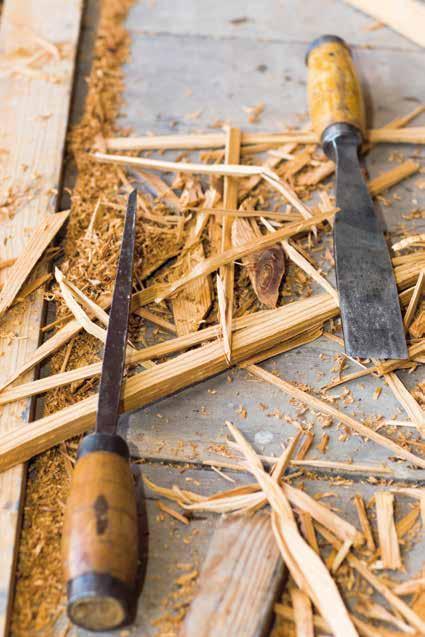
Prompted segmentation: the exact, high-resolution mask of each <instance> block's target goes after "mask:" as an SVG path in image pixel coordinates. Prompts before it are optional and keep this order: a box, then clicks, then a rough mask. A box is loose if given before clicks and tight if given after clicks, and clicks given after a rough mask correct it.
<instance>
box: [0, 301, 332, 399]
mask: <svg viewBox="0 0 425 637" xmlns="http://www.w3.org/2000/svg"><path fill="white" fill-rule="evenodd" d="M321 300H322V301H323V298H322V299H320V298H319V299H317V300H315V301H314V302H311V306H309V307H311V309H310V310H309V311H310V312H311V311H312V312H314V311H317V310H318V309H319V303H320V301H321ZM295 307H297V308H299V312H298V311H295V312H294V311H293V310H294V307H293V304H290V305H289V306H285V308H278V309H277V310H266V311H265V312H255V313H254V314H247V315H245V316H243V317H240V318H236V319H235V320H234V322H233V327H234V329H235V330H237V329H242V328H244V327H249V326H254V325H257V327H258V329H259V330H260V329H262V326H263V324H264V323H268V322H269V321H270V320H274V316H275V314H274V313H278V314H279V315H281V314H282V315H283V313H285V314H287V319H289V320H290V319H291V316H292V315H294V316H296V315H297V314H299V316H300V318H301V317H302V316H303V314H304V310H303V309H302V308H303V307H305V305H303V304H301V305H299V306H295ZM327 309H328V308H327ZM276 316H277V314H276ZM314 316H317V321H320V319H321V314H314ZM301 320H302V319H301ZM317 321H316V323H317ZM73 326H74V322H72V327H73ZM78 326H79V324H78ZM313 327H314V329H315V330H316V329H317V325H314V326H313ZM300 330H301V332H300V335H298V334H295V335H294V336H291V337H290V338H291V339H293V341H294V342H293V346H294V347H297V346H298V345H299V344H300V341H299V339H300V338H301V339H304V333H305V332H304V330H302V327H300ZM306 331H307V332H308V330H306ZM77 332H78V330H77ZM220 333H221V332H220V326H219V325H213V326H211V327H208V328H204V329H203V330H199V331H198V332H194V333H192V334H187V335H185V336H180V337H177V338H174V339H170V340H168V341H165V342H163V343H157V344H155V345H151V346H150V347H146V348H144V349H140V350H137V351H135V352H133V353H132V354H131V356H130V357H127V363H128V364H135V363H139V362H142V361H144V360H149V359H152V358H153V359H155V358H161V357H163V356H167V355H169V354H175V353H177V352H181V351H183V350H185V349H189V348H190V347H193V346H195V345H199V344H200V343H204V342H206V341H209V340H212V339H215V338H217V337H218V336H219V335H220ZM65 335H66V336H67V337H68V336H69V332H66V333H65ZM312 336H313V334H312ZM314 336H316V334H314ZM70 338H71V337H70ZM53 339H54V337H52V339H50V340H53ZM67 340H69V338H68V339H67ZM47 342H48V341H47ZM282 346H283V344H282V343H278V344H277V345H276V347H277V348H279V347H282ZM273 350H274V348H272V351H273ZM268 353H269V349H267V350H266V355H267V356H268ZM256 355H257V354H256ZM270 355H273V354H270ZM100 371H101V363H100V362H99V363H92V364H91V365H85V366H83V367H80V368H77V369H75V370H72V371H69V372H66V374H54V375H52V376H47V377H45V378H41V379H39V380H37V381H33V382H32V383H28V384H26V385H19V386H17V387H14V388H13V389H10V390H8V391H7V392H6V391H4V388H5V387H7V386H8V385H9V384H10V382H12V380H10V382H9V383H5V385H4V386H3V388H2V389H3V392H0V405H1V404H5V403H6V402H10V401H12V400H17V398H20V397H23V396H29V395H36V394H38V393H42V392H45V391H47V390H48V389H53V388H54V387H60V386H62V385H66V384H68V383H70V382H74V381H76V380H83V379H84V378H90V377H92V376H96V375H97V374H100Z"/></svg>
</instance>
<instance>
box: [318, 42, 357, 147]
mask: <svg viewBox="0 0 425 637" xmlns="http://www.w3.org/2000/svg"><path fill="white" fill-rule="evenodd" d="M307 65H308V102H309V109H310V117H311V121H312V124H313V129H314V131H315V133H317V136H318V137H322V135H323V132H324V131H325V130H326V129H327V128H328V126H331V125H332V124H341V123H344V124H351V125H353V126H355V127H356V128H357V129H359V130H360V131H361V132H364V129H365V112H364V102H363V97H362V92H361V87H360V82H359V79H358V77H357V74H356V70H355V67H354V64H353V60H352V57H351V53H350V50H349V48H348V46H347V45H346V44H345V42H344V41H343V40H341V38H338V37H337V36H322V37H321V38H319V39H318V40H315V41H314V42H313V43H312V45H311V47H310V49H309V52H308V57H307Z"/></svg>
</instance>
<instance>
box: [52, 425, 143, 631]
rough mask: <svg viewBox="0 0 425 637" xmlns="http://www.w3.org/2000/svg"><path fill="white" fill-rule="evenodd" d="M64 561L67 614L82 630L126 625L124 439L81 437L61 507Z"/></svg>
mask: <svg viewBox="0 0 425 637" xmlns="http://www.w3.org/2000/svg"><path fill="white" fill-rule="evenodd" d="M62 537H63V544H62V552H63V565H64V571H65V577H66V581H67V591H68V607H67V610H68V616H69V618H70V619H71V621H72V622H73V623H74V624H76V625H78V626H81V627H83V628H85V629H87V630H92V631H104V630H113V629H114V628H119V627H120V626H123V625H125V624H128V623H129V622H130V620H131V617H130V614H131V612H132V610H133V607H134V599H135V590H136V585H135V584H136V575H137V565H138V526H137V507H136V494H135V487H134V481H133V476H132V474H131V470H130V464H129V451H128V447H127V444H126V442H125V441H124V440H123V439H122V438H121V437H120V436H118V435H115V434H105V433H95V434H91V435H90V436H87V437H86V438H84V439H83V441H82V443H81V445H80V448H79V451H78V455H77V463H76V466H75V469H74V473H73V478H72V483H71V491H70V495H69V498H68V502H67V507H66V510H65V519H64V530H63V536H62Z"/></svg>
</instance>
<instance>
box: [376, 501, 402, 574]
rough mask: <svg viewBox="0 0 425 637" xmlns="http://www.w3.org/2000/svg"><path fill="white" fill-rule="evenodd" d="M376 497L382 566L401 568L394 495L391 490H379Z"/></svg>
mask: <svg viewBox="0 0 425 637" xmlns="http://www.w3.org/2000/svg"><path fill="white" fill-rule="evenodd" d="M374 497H375V506H376V521H377V526H378V537H379V548H380V550H381V556H382V566H383V567H384V568H390V569H399V568H401V566H402V564H401V557H400V547H399V544H398V537H397V532H396V528H395V523H394V495H393V494H392V493H390V492H389V491H377V492H376V493H375V496H374Z"/></svg>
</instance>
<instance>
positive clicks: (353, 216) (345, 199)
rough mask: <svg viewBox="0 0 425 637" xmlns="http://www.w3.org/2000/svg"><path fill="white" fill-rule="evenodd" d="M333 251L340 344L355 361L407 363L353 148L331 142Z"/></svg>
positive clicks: (388, 272) (378, 234)
mask: <svg viewBox="0 0 425 637" xmlns="http://www.w3.org/2000/svg"><path fill="white" fill-rule="evenodd" d="M334 148H335V154H336V162H337V180H336V203H337V206H338V207H339V208H340V211H339V212H338V213H337V215H336V217H335V225H334V250H335V268H336V276H337V285H338V292H339V299H340V308H341V318H342V326H343V331H344V342H345V349H346V352H347V354H349V355H350V356H357V357H360V358H377V359H385V358H391V359H405V358H407V357H408V353H407V347H406V338H405V332H404V326H403V320H402V316H401V311H400V303H399V298H398V292H397V286H396V283H395V279H394V272H393V268H392V264H391V258H390V254H389V252H388V247H387V244H386V241H385V237H384V234H383V231H382V228H381V224H380V222H379V220H378V218H377V216H376V213H375V210H374V207H373V203H372V200H371V197H370V194H369V192H368V190H367V186H366V184H365V181H364V179H363V176H362V174H361V171H360V166H359V160H358V154H357V145H356V143H355V142H351V141H349V140H346V139H343V138H342V139H339V140H336V141H335V146H334Z"/></svg>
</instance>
